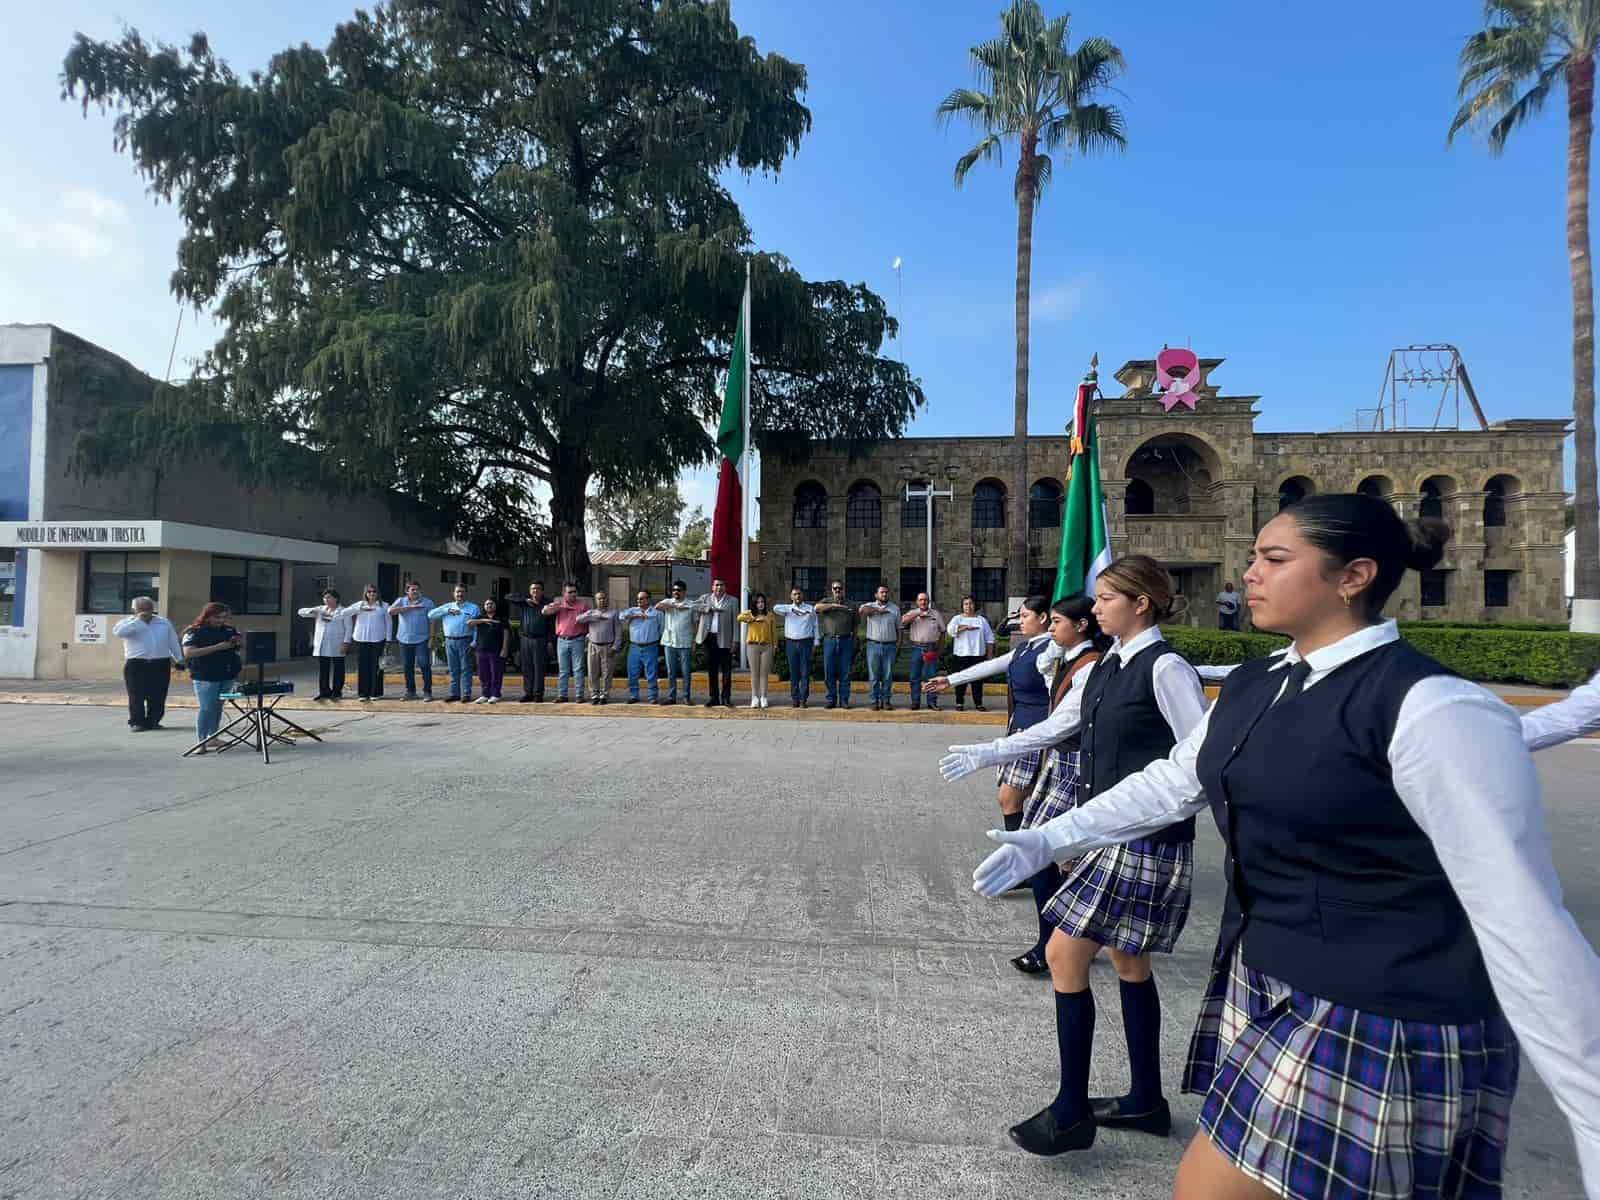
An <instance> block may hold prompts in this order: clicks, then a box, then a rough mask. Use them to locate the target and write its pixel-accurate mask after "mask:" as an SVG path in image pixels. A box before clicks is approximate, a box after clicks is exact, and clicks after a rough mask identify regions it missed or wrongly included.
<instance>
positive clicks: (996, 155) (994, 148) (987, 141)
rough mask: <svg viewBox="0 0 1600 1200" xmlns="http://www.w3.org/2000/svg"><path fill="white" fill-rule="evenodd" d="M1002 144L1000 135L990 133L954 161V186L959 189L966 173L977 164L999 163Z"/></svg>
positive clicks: (965, 177)
mask: <svg viewBox="0 0 1600 1200" xmlns="http://www.w3.org/2000/svg"><path fill="white" fill-rule="evenodd" d="M1002 151H1003V143H1002V142H1001V141H1000V135H999V134H996V133H991V134H990V135H989V136H988V137H986V138H984V139H983V141H981V142H979V143H978V144H977V145H976V146H974V147H973V148H972V149H971V150H968V151H967V152H966V153H965V154H963V155H962V156H961V157H960V158H958V159H956V186H957V187H960V186H961V185H962V184H963V183H965V182H966V179H967V172H968V171H970V170H972V168H973V167H974V166H976V165H977V164H978V163H979V162H999V161H1001V158H1002Z"/></svg>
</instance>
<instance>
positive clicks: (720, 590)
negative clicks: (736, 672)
mask: <svg viewBox="0 0 1600 1200" xmlns="http://www.w3.org/2000/svg"><path fill="white" fill-rule="evenodd" d="M694 611H695V613H696V614H698V617H699V622H698V625H697V626H696V629H695V636H694V640H695V641H696V642H697V643H698V644H700V645H702V646H704V647H705V648H706V674H707V675H708V676H709V677H710V684H711V699H709V700H707V701H706V707H707V708H713V707H715V706H716V705H718V704H720V705H722V706H723V707H724V708H732V707H733V648H734V647H735V646H737V645H738V644H739V602H738V601H737V600H735V599H734V598H733V597H732V596H730V595H728V585H727V584H725V583H723V581H722V580H720V579H713V580H712V581H711V591H710V592H708V593H707V594H706V595H704V596H701V597H700V598H699V599H698V600H696V601H695V602H694ZM719 678H720V679H721V680H722V688H721V691H720V692H719V691H718V689H717V680H718V679H719Z"/></svg>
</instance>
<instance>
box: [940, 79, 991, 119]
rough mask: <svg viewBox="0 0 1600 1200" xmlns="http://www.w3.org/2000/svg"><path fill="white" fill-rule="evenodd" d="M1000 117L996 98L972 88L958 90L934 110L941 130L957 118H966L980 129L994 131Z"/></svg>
mask: <svg viewBox="0 0 1600 1200" xmlns="http://www.w3.org/2000/svg"><path fill="white" fill-rule="evenodd" d="M998 116H999V112H998V110H997V106H996V105H995V102H994V97H993V96H990V95H988V94H986V93H984V92H979V91H975V90H974V89H972V88H956V90H955V91H953V92H951V93H950V94H949V95H948V96H946V97H945V98H944V100H943V101H941V102H940V104H939V107H938V108H937V109H936V110H934V117H935V118H936V119H937V120H938V122H939V127H940V128H941V129H943V128H947V127H948V126H949V124H950V122H951V121H953V120H955V119H956V118H957V117H966V118H967V119H968V120H969V121H971V122H972V123H973V124H974V125H976V126H977V127H978V128H979V129H994V128H995V127H996V118H997V117H998Z"/></svg>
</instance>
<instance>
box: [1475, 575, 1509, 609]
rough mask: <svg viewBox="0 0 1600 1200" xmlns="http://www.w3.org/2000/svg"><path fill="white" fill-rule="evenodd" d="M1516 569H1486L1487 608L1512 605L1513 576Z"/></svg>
mask: <svg viewBox="0 0 1600 1200" xmlns="http://www.w3.org/2000/svg"><path fill="white" fill-rule="evenodd" d="M1514 574H1515V572H1514V571H1485V572H1484V573H1483V606H1484V607H1485V608H1510V607H1511V576H1512V575H1514Z"/></svg>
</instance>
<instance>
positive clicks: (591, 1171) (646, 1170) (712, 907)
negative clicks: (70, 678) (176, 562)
mask: <svg viewBox="0 0 1600 1200" xmlns="http://www.w3.org/2000/svg"><path fill="white" fill-rule="evenodd" d="M175 691H176V689H175ZM523 711H524V712H525V713H526V712H527V711H528V710H526V709H524V710H523ZM189 716H190V714H188V713H187V712H183V711H174V712H173V713H172V714H170V716H169V724H171V725H173V726H175V728H173V729H171V730H170V731H168V732H164V733H153V734H144V735H131V734H129V733H128V732H127V731H126V729H125V726H124V725H123V719H124V714H121V713H119V712H118V711H117V710H116V709H113V708H102V707H91V706H76V707H66V706H53V705H44V704H35V705H15V704H12V705H0V780H3V782H0V1094H3V1096H4V1115H3V1119H0V1197H3V1198H5V1200H12V1198H18V1200H20V1198H23V1197H26V1198H29V1200H33V1198H39V1200H45V1198H49V1200H56V1198H65V1197H118V1198H119V1200H154V1198H156V1197H161V1198H163V1200H175V1198H178V1197H195V1198H201V1197H206V1198H210V1197H227V1198H229V1200H234V1198H245V1197H274V1198H277V1197H284V1198H299V1197H379V1196H382V1197H395V1198H397V1200H401V1198H404V1200H411V1198H431V1197H441V1198H471V1200H502V1198H505V1200H509V1198H512V1197H517V1198H525V1197H535V1196H539V1197H559V1198H562V1200H566V1198H574V1200H577V1198H587V1197H603V1198H606V1200H611V1198H622V1197H626V1198H630V1200H632V1198H637V1197H647V1196H648V1197H674V1198H676V1197H694V1196H698V1197H707V1198H717V1200H722V1198H729V1200H732V1198H736V1197H797V1198H798V1197H835V1196H838V1197H877V1198H882V1200H889V1198H891V1197H894V1198H899V1197H907V1198H910V1197H916V1198H917V1200H944V1198H947V1197H948V1198H950V1200H969V1198H973V1197H985V1198H990V1197H992V1198H994V1200H1000V1198H1002V1197H1011V1196H1039V1197H1045V1196H1062V1197H1065V1196H1072V1197H1077V1198H1088V1197H1107V1198H1110V1197H1118V1198H1128V1200H1131V1198H1138V1197H1152V1198H1153V1197H1165V1196H1167V1195H1168V1194H1169V1191H1170V1183H1171V1179H1172V1175H1173V1171H1174V1169H1175V1167H1176V1164H1177V1160H1178V1156H1179V1154H1180V1152H1181V1150H1182V1147H1183V1145H1184V1142H1185V1141H1186V1140H1187V1138H1188V1136H1189V1134H1190V1133H1191V1132H1192V1130H1193V1127H1194V1116H1195V1113H1196V1108H1197V1106H1196V1103H1195V1101H1194V1100H1193V1099H1192V1098H1190V1097H1183V1098H1182V1099H1176V1098H1175V1102H1174V1108H1175V1115H1176V1117H1177V1120H1178V1126H1179V1128H1178V1131H1177V1133H1176V1134H1175V1135H1174V1137H1173V1138H1172V1139H1170V1140H1168V1141H1156V1140H1153V1139H1150V1138H1148V1137H1142V1136H1140V1135H1136V1134H1118V1133H1102V1134H1101V1137H1100V1140H1099V1141H1098V1143H1097V1144H1096V1146H1095V1148H1094V1149H1093V1150H1092V1151H1091V1152H1089V1153H1087V1154H1080V1155H1070V1156H1067V1157H1064V1158H1060V1159H1055V1160H1040V1159H1033V1158H1030V1157H1029V1156H1027V1155H1025V1154H1023V1153H1022V1152H1021V1151H1019V1150H1016V1149H1015V1148H1013V1147H1012V1146H1011V1145H1010V1143H1009V1141H1008V1140H1007V1139H1006V1136H1005V1127H1006V1126H1007V1125H1008V1124H1009V1123H1011V1122H1012V1121H1015V1120H1017V1119H1019V1118H1021V1117H1024V1116H1027V1115H1029V1114H1030V1113H1032V1112H1033V1111H1034V1110H1035V1109H1036V1108H1038V1107H1039V1106H1040V1105H1041V1104H1043V1103H1044V1102H1045V1101H1046V1100H1048V1099H1049V1097H1050V1096H1051V1095H1052V1094H1053V1093H1054V1090H1055V1073H1056V1068H1055V1050H1054V1040H1053V1024H1052V1017H1051V1009H1050V1001H1049V984H1048V983H1047V982H1044V981H1041V980H1037V979H1025V978H1023V977H1022V976H1020V975H1018V974H1017V973H1016V972H1015V971H1014V970H1013V969H1012V968H1011V967H1010V966H1009V965H1008V964H1007V962H1006V959H1007V958H1008V957H1009V956H1010V955H1012V954H1015V953H1017V952H1018V951H1020V950H1021V949H1023V948H1024V947H1025V945H1026V944H1027V942H1028V940H1029V939H1030V937H1031V933H1030V930H1031V927H1032V908H1031V902H1030V901H1029V900H1027V899H1006V900H999V901H984V900H980V899H979V898H977V897H976V896H974V895H973V894H972V892H971V891H970V887H969V880H970V873H971V870H972V868H973V866H974V865H975V863H976V862H977V861H978V858H979V857H980V856H981V855H982V854H983V853H984V851H985V849H986V847H987V846H988V843H987V842H986V841H984V839H983V838H982V836H981V831H982V830H983V829H984V828H986V827H987V826H988V825H990V824H991V823H992V818H993V816H994V812H995V809H994V797H993V787H992V784H991V783H990V782H989V781H988V780H987V778H986V777H985V776H979V777H977V778H974V779H969V780H966V781H963V782H962V783H961V784H958V785H955V786H946V785H943V784H942V783H941V782H940V781H939V778H938V774H937V771H936V770H935V766H934V764H935V762H936V761H937V758H938V755H939V753H940V752H941V751H942V749H943V747H944V746H945V745H946V744H947V743H948V742H949V741H951V740H953V739H954V740H961V739H962V738H965V737H970V736H972V735H974V734H976V735H977V736H989V733H988V732H987V731H974V730H964V729H961V728H960V727H958V726H941V725H912V724H887V723H878V724H873V723H868V722H860V723H856V722H844V721H829V722H811V723H808V722H801V721H784V722H764V721H737V722H729V721H683V720H664V721H648V720H646V721H640V720H623V719H619V718H617V717H612V716H603V715H597V716H594V717H577V716H566V717H563V718H561V719H553V718H551V717H548V716H542V715H533V714H531V713H530V714H529V715H527V716H526V718H525V719H496V720H462V719H450V718H449V717H446V716H443V715H442V714H438V713H432V712H425V711H415V712H399V713H374V712H367V713H364V712H361V711H358V710H355V706H354V705H347V706H345V707H343V708H341V709H338V710H327V709H321V710H318V711H316V712H315V713H309V714H300V713H297V714H296V718H297V719H301V717H302V716H305V717H309V718H310V719H311V720H312V721H314V724H313V725H312V728H314V729H316V730H317V731H318V732H321V733H322V734H323V736H324V737H325V738H326V742H325V743H324V744H323V745H320V746H319V745H313V744H307V745H300V746H295V747H292V748H289V749H285V750H283V751H282V752H281V753H279V754H276V755H275V756H274V761H273V763H272V765H271V766H263V765H262V764H261V763H260V761H259V759H254V758H252V757H250V756H249V755H248V754H247V753H244V752H235V753H230V754H227V755H222V756H207V757H205V758H201V759H196V760H188V761H182V760H180V759H179V757H178V755H179V752H180V751H181V750H182V749H183V748H184V746H185V745H186V744H187V737H186V732H185V731H186V729H187V727H188V720H189ZM1539 763H1540V770H1541V775H1542V776H1543V778H1544V782H1545V786H1546V798H1547V804H1548V809H1549V814H1550V823H1551V831H1552V836H1553V841H1554V845H1555V853H1556V861H1557V865H1558V867H1559V868H1560V870H1561V873H1562V877H1563V879H1564V882H1565V884H1566V888H1567V895H1568V902H1569V905H1570V906H1571V908H1572V910H1573V911H1574V913H1575V914H1576V916H1577V918H1578V921H1579V924H1580V925H1581V926H1582V928H1583V929H1584V931H1585V933H1586V934H1587V935H1588V936H1589V937H1590V938H1591V940H1596V939H1600V866H1597V863H1600V815H1597V814H1596V811H1595V807H1594V806H1595V798H1596V791H1597V788H1596V783H1597V780H1600V744H1597V743H1592V742H1591V743H1585V744H1580V745H1575V746H1568V747H1563V748H1560V749H1557V750H1554V751H1550V752H1548V753H1546V754H1545V755H1543V756H1541V758H1540V760H1539ZM1198 859H1199V867H1198V870H1197V875H1196V899H1195V912H1194V915H1193V917H1192V918H1191V920H1190V925H1189V929H1188V931H1187V932H1186V933H1185V935H1184V938H1183V941H1182V943H1181V944H1180V947H1179V952H1178V953H1177V954H1175V955H1173V956H1171V958H1170V960H1166V959H1163V960H1158V963H1157V970H1158V978H1159V980H1160V982H1161V985H1162V991H1163V1000H1164V1004H1165V1012H1166V1022H1167V1025H1166V1037H1165V1042H1164V1049H1165V1052H1166V1055H1167V1059H1168V1070H1167V1078H1168V1081H1169V1084H1170V1085H1171V1088H1172V1090H1173V1091H1175V1090H1176V1081H1177V1077H1178V1072H1179V1064H1180V1062H1181V1059H1182V1055H1183V1051H1184V1048H1185V1043H1186V1041H1187V1037H1188V1030H1189V1025H1190V1022H1191V1019H1192V1017H1193V1014H1194V1011H1195V1008H1196V1006H1197V1002H1198V997H1199V994H1200V990H1201V987H1202V985H1203V983H1204V979H1205V971H1206V966H1207V962H1208V958H1209V955H1210V952H1211V948H1212V942H1213V938H1214V936H1215V933H1216V914H1217V911H1218V907H1219V902H1220V896H1221V879H1220V873H1219V862H1220V847H1219V843H1218V840H1217V837H1216V834H1215V831H1214V830H1213V829H1212V828H1210V827H1209V822H1207V821H1202V823H1201V831H1200V841H1199V844H1198ZM1094 987H1095V993H1096V998H1097V1001H1098V1004H1099V1012H1100V1019H1099V1033H1100V1036H1099V1039H1098V1044H1097V1047H1096V1055H1095V1061H1094V1075H1093V1085H1094V1088H1095V1090H1119V1089H1120V1088H1121V1087H1122V1086H1123V1084H1124V1082H1125V1079H1124V1074H1123V1072H1124V1070H1125V1065H1124V1050H1123V1046H1122V1038H1121V1022H1120V1018H1119V1017H1118V1015H1117V1014H1118V1006H1117V989H1116V979H1115V976H1114V974H1113V973H1112V972H1111V971H1110V969H1109V968H1108V967H1106V966H1104V965H1101V966H1098V967H1097V968H1096V970H1095V980H1094ZM1523 1079H1524V1086H1523V1088H1522V1091H1521V1094H1520V1095H1519V1097H1518V1102H1517V1107H1516V1113H1515V1117H1514V1122H1513V1130H1512V1154H1511V1159H1510V1167H1509V1179H1510V1184H1509V1187H1508V1189H1507V1194H1508V1195H1510V1196H1516V1197H1535V1196H1537V1197H1541V1198H1560V1197H1568V1196H1577V1195H1578V1194H1579V1191H1578V1184H1577V1172H1576V1166H1575V1162H1574V1157H1573V1152H1572V1146H1571V1141H1570V1138H1569V1135H1568V1133H1567V1131H1566V1127H1565V1124H1564V1122H1563V1121H1562V1120H1561V1119H1560V1118H1559V1115H1558V1114H1557V1112H1556V1110H1555V1108H1554V1106H1553V1104H1552V1103H1551V1101H1550V1099H1549V1096H1548V1094H1547V1093H1546V1092H1545V1090H1544V1088H1543V1086H1542V1085H1541V1084H1540V1083H1539V1082H1538V1080H1537V1078H1536V1077H1535V1076H1534V1075H1533V1072H1532V1071H1531V1069H1529V1068H1527V1066H1526V1064H1524V1074H1523Z"/></svg>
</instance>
